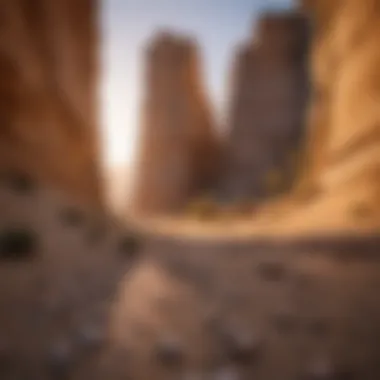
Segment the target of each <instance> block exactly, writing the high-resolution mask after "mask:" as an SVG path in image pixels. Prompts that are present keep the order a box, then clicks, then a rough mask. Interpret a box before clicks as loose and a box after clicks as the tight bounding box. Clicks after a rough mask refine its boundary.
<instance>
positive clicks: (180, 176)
mask: <svg viewBox="0 0 380 380" xmlns="http://www.w3.org/2000/svg"><path fill="white" fill-rule="evenodd" d="M202 79H203V78H201V72H200V62H199V53H198V47H197V45H196V43H195V42H194V41H192V40H190V39H187V38H183V37H180V36H176V35H172V34H170V33H167V32H160V33H158V34H157V35H156V36H155V37H154V38H153V40H152V41H151V42H150V44H149V46H148V49H147V54H146V72H145V97H144V99H143V106H142V122H141V138H140V152H139V158H138V163H137V170H136V172H137V178H136V183H135V188H134V191H133V194H132V202H131V205H132V208H133V209H134V212H136V213H145V214H156V213H171V212H176V211H177V210H178V211H179V210H180V209H182V208H183V207H184V206H185V205H186V204H187V202H188V201H189V199H191V198H192V197H194V196H197V195H198V193H201V192H202V191H204V190H205V189H207V188H208V187H209V186H211V184H212V183H213V181H214V178H215V175H216V168H217V164H218V154H219V153H218V151H219V149H218V141H217V137H216V135H215V130H214V126H213V119H212V116H211V110H210V104H209V101H208V99H207V96H206V95H205V92H204V88H203V81H202Z"/></svg>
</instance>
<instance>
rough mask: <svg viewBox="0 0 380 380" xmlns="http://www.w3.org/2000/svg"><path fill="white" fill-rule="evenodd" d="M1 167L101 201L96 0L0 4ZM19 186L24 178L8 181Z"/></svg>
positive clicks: (88, 199)
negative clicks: (19, 171) (0, 23)
mask: <svg viewBox="0 0 380 380" xmlns="http://www.w3.org/2000/svg"><path fill="white" fill-rule="evenodd" d="M1 8H2V20H3V22H2V29H1V36H0V39H1V53H0V77H1V83H2V84H1V86H0V124H1V133H0V169H4V170H11V171H12V170H23V171H24V172H27V173H30V174H32V175H33V177H37V178H39V179H40V180H42V181H44V182H47V183H50V184H51V185H53V186H55V187H58V188H60V189H62V190H63V191H66V192H67V193H69V194H70V195H71V196H73V197H74V198H77V199H79V200H81V201H83V202H87V203H89V204H92V205H97V206H99V205H101V204H102V203H103V195H104V194H103V191H102V189H101V188H102V185H101V178H100V165H99V158H100V154H99V146H98V139H99V135H98V125H97V120H96V119H97V115H96V113H97V111H96V108H97V104H96V101H97V100H96V96H97V95H96V94H97V91H96V86H97V76H98V70H97V53H98V35H97V34H98V26H97V22H98V20H97V19H98V4H97V1H96V0H78V1H76V0H67V1H66V0H61V1H58V0H57V1H54V2H51V1H49V0H36V1H34V2H33V5H31V3H30V1H28V0H20V1H17V2H2V5H1ZM10 180H11V181H10V182H11V183H12V184H11V186H13V187H15V188H18V189H19V191H20V192H26V191H28V189H29V190H30V185H31V184H30V183H29V182H26V180H25V178H12V179H10Z"/></svg>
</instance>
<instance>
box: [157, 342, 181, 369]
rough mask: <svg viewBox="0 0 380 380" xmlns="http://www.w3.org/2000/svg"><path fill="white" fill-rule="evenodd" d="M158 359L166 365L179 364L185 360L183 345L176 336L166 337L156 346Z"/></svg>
mask: <svg viewBox="0 0 380 380" xmlns="http://www.w3.org/2000/svg"><path fill="white" fill-rule="evenodd" d="M156 355H157V359H158V360H159V361H160V362H161V363H162V364H163V365H165V366H179V365H181V364H182V361H183V356H184V355H183V347H182V345H181V342H180V341H179V340H178V339H176V338H174V337H164V338H162V339H161V340H159V341H158V343H157V347H156Z"/></svg>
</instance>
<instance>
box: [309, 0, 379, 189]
mask: <svg viewBox="0 0 380 380" xmlns="http://www.w3.org/2000/svg"><path fill="white" fill-rule="evenodd" d="M306 8H307V9H308V10H309V11H310V13H311V16H312V19H313V21H314V29H315V31H314V46H313V54H312V57H311V68H312V79H313V87H314V91H313V92H314V96H313V101H312V103H311V110H310V126H309V128H310V134H311V136H313V135H315V134H319V136H320V138H319V141H316V142H315V143H314V144H315V145H314V149H311V156H312V158H313V159H312V160H311V162H310V171H309V172H310V173H311V174H312V177H311V179H312V180H313V181H315V182H318V183H319V184H320V185H321V186H322V187H323V188H324V189H326V190H333V189H336V188H338V187H341V186H348V185H349V184H352V183H355V182H356V181H357V180H359V179H361V180H365V181H366V182H368V185H369V187H371V188H372V189H373V191H374V192H375V193H377V194H378V195H380V194H379V189H378V186H379V183H380V176H379V171H380V170H379V167H380V165H379V164H380V160H379V158H380V140H379V136H380V112H379V107H378V104H379V100H380V75H379V73H380V71H379V64H380V49H379V45H378V40H379V38H380V4H379V2H377V1H375V0H364V1H361V2H357V1H353V0H349V1H344V2H343V1H338V2H335V3H334V4H330V3H328V2H325V1H314V2H311V1H309V2H307V4H306ZM317 157H319V159H317Z"/></svg>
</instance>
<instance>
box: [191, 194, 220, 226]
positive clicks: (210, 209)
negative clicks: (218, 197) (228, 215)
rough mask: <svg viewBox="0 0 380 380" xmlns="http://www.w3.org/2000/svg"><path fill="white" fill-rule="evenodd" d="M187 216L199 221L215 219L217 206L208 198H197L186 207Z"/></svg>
mask: <svg viewBox="0 0 380 380" xmlns="http://www.w3.org/2000/svg"><path fill="white" fill-rule="evenodd" d="M187 214H188V215H191V216H195V217H196V218H197V219H199V220H211V219H215V218H216V217H217V215H218V206H217V204H216V202H215V201H214V200H213V199H212V198H211V197H209V196H203V197H199V198H198V199H195V200H194V201H192V202H191V203H190V204H189V205H188V207H187Z"/></svg>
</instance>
